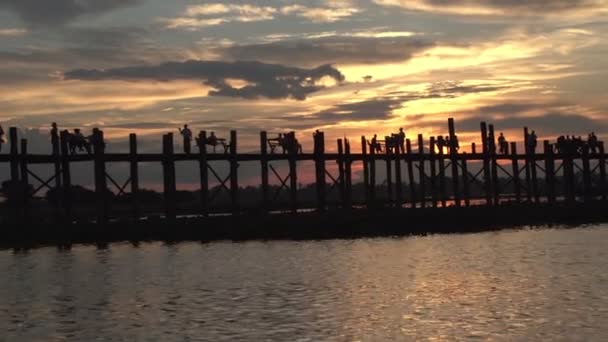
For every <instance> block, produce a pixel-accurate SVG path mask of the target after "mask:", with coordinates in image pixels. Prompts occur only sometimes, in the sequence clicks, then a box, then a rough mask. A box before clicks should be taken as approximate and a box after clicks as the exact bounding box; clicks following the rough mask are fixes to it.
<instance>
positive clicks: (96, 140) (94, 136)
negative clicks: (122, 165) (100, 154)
mask: <svg viewBox="0 0 608 342" xmlns="http://www.w3.org/2000/svg"><path fill="white" fill-rule="evenodd" d="M86 139H87V140H88V142H89V143H88V144H85V145H84V148H85V149H86V150H87V153H88V154H91V145H92V146H93V147H95V148H97V147H98V146H99V147H105V146H106V143H105V142H104V141H103V137H102V136H101V131H100V130H99V128H97V127H94V128H93V130H92V131H91V135H89V136H88V137H87V138H86Z"/></svg>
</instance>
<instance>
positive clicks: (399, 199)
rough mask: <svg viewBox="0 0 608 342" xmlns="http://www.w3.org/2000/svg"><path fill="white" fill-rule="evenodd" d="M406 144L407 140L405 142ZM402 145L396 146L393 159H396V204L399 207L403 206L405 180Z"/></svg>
mask: <svg viewBox="0 0 608 342" xmlns="http://www.w3.org/2000/svg"><path fill="white" fill-rule="evenodd" d="M403 143H404V144H405V141H404V142H403ZM402 147H403V145H401V146H397V147H395V154H394V155H393V157H394V158H393V159H394V160H395V204H396V207H397V208H401V207H402V206H403V180H402V175H401V160H402V156H403V152H404V151H402Z"/></svg>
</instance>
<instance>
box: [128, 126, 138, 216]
mask: <svg viewBox="0 0 608 342" xmlns="http://www.w3.org/2000/svg"><path fill="white" fill-rule="evenodd" d="M129 156H130V157H131V158H130V159H131V161H130V162H129V170H130V179H131V215H132V217H133V220H134V221H139V217H140V204H139V163H138V161H137V135H136V134H135V133H131V134H129Z"/></svg>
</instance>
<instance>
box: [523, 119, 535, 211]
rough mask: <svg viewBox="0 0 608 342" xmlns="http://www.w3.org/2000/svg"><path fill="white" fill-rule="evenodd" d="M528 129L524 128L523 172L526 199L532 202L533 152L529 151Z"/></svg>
mask: <svg viewBox="0 0 608 342" xmlns="http://www.w3.org/2000/svg"><path fill="white" fill-rule="evenodd" d="M529 137H530V135H529V133H528V127H524V151H525V156H526V159H525V161H526V163H525V164H524V167H525V172H526V197H527V198H528V202H532V193H533V191H532V177H531V167H530V166H531V165H530V163H531V162H532V158H531V157H530V156H531V155H532V154H533V151H532V150H530V143H529V142H528V140H529Z"/></svg>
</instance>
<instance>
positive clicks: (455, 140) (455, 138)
mask: <svg viewBox="0 0 608 342" xmlns="http://www.w3.org/2000/svg"><path fill="white" fill-rule="evenodd" d="M450 148H453V149H454V152H455V153H458V150H459V149H460V142H458V136H457V135H456V134H454V136H453V137H452V139H450Z"/></svg>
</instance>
